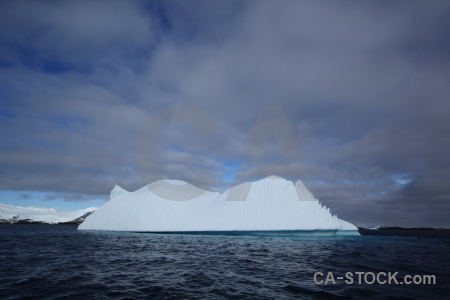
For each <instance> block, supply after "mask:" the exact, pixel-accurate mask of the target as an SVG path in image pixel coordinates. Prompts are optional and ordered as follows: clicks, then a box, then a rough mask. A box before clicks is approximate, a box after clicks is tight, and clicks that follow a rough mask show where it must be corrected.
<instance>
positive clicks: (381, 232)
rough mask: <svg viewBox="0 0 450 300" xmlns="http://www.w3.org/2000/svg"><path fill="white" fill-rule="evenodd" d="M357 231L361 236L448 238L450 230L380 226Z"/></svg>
mask: <svg viewBox="0 0 450 300" xmlns="http://www.w3.org/2000/svg"><path fill="white" fill-rule="evenodd" d="M358 231H359V233H360V234H361V235H377V236H411V237H440V238H450V229H444V228H430V227H412V228H405V227H399V226H390V227H389V226H381V227H377V228H371V229H367V228H361V227H358Z"/></svg>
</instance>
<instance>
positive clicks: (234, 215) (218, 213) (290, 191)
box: [78, 176, 359, 235]
mask: <svg viewBox="0 0 450 300" xmlns="http://www.w3.org/2000/svg"><path fill="white" fill-rule="evenodd" d="M78 229H79V230H111V231H133V232H155V233H227V234H261V235H267V234H274V235H341V234H345V235H359V233H358V228H357V227H356V226H354V225H353V224H350V223H348V222H346V221H343V220H340V219H338V218H337V216H336V215H332V214H331V213H330V210H329V209H328V208H326V207H324V206H323V205H321V204H320V203H319V201H318V200H317V199H316V198H315V197H314V196H313V195H312V194H311V193H310V192H309V191H308V190H307V189H306V188H305V186H304V185H303V183H302V182H301V181H300V180H299V181H297V182H296V183H295V185H294V184H293V183H292V182H291V181H288V180H286V179H283V178H281V177H277V176H270V177H267V178H264V179H262V180H259V181H256V182H247V183H243V184H240V185H237V186H234V187H232V188H230V189H228V190H226V191H224V192H222V193H219V192H211V191H207V190H204V189H201V188H199V187H196V186H193V185H191V184H189V183H187V182H184V181H180V180H159V181H156V182H153V183H151V184H149V185H146V186H144V187H143V188H141V189H139V190H137V191H135V192H128V191H126V190H124V189H122V188H120V187H119V186H115V187H114V189H113V190H112V191H111V196H110V200H109V201H108V202H106V203H105V204H104V205H103V206H102V207H100V208H99V209H98V210H96V211H95V212H94V213H93V214H92V215H90V216H88V217H87V218H86V220H85V221H84V222H83V223H82V224H81V225H80V226H79V227H78Z"/></svg>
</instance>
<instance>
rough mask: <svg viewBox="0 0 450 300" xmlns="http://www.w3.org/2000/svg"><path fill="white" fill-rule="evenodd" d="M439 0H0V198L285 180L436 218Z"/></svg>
mask: <svg viewBox="0 0 450 300" xmlns="http://www.w3.org/2000/svg"><path fill="white" fill-rule="evenodd" d="M449 16H450V2H449V1H437V0H435V1H409V0H408V1H287V0H283V1H248V2H247V1H229V0H226V1H225V0H224V1H218V0H213V1H206V0H205V1H191V0H188V1H181V0H180V1H154V2H151V1H2V2H1V4H0V189H1V191H0V203H6V204H15V205H22V206H29V205H35V206H50V207H52V206H57V207H60V208H62V209H73V208H85V207H88V206H92V205H101V203H103V202H104V201H106V199H108V195H109V192H110V191H111V189H112V188H113V187H114V185H115V184H117V185H120V186H121V187H123V188H125V189H127V190H129V191H134V190H136V189H138V188H140V187H142V186H144V185H145V184H147V183H150V182H152V181H154V180H158V179H161V178H174V179H181V180H185V181H189V182H191V183H193V184H195V185H198V186H201V187H204V188H209V189H212V190H223V189H225V188H227V187H229V186H231V185H233V184H236V183H240V182H244V181H248V180H258V179H261V178H263V177H265V176H268V175H272V174H276V175H280V176H283V177H285V178H287V179H290V180H297V179H301V180H302V181H303V182H304V183H305V185H306V187H307V188H308V189H310V190H311V191H312V192H313V194H314V195H315V196H316V197H317V198H318V199H319V200H320V201H321V202H322V203H323V204H325V205H326V206H327V207H330V209H331V211H332V212H333V213H336V214H337V215H338V216H339V217H340V218H342V219H345V220H348V221H350V222H352V223H355V224H356V225H358V226H369V225H379V224H381V225H400V226H434V227H446V228H450V218H449V209H450V159H449V149H450V135H449V128H450V117H449V116H450V99H449V95H450V84H449V82H450V39H449V38H448V37H449V36H450V18H449Z"/></svg>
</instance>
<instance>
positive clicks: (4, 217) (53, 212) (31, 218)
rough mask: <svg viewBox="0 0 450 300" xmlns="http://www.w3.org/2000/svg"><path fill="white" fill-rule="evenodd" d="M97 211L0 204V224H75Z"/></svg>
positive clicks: (93, 208)
mask: <svg viewBox="0 0 450 300" xmlns="http://www.w3.org/2000/svg"><path fill="white" fill-rule="evenodd" d="M95 210H97V207H89V208H85V209H81V210H72V211H67V210H59V209H56V208H42V207H34V206H28V207H22V206H14V205H7V204H1V203H0V222H2V223H20V222H24V221H27V222H38V223H48V224H57V223H65V222H74V221H75V222H76V221H77V220H79V219H80V218H83V219H84V218H85V217H86V216H87V215H89V214H90V213H92V212H93V211H95Z"/></svg>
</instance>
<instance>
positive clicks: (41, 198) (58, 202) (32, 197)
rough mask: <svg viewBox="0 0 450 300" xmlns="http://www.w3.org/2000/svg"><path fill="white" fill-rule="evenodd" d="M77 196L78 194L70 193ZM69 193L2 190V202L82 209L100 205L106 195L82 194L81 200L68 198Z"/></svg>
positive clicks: (105, 199) (0, 201) (0, 195)
mask: <svg viewBox="0 0 450 300" xmlns="http://www.w3.org/2000/svg"><path fill="white" fill-rule="evenodd" d="M70 196H72V197H71V198H76V197H77V196H76V195H70ZM65 197H67V194H61V193H54V192H34V191H9V190H8V191H0V203H2V204H7V205H14V206H22V207H28V206H34V207H42V208H56V209H60V210H80V209H85V208H88V207H100V206H102V205H103V204H104V203H105V202H106V201H107V198H106V197H101V196H88V195H80V200H76V199H72V200H70V201H68V200H66V199H65Z"/></svg>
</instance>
